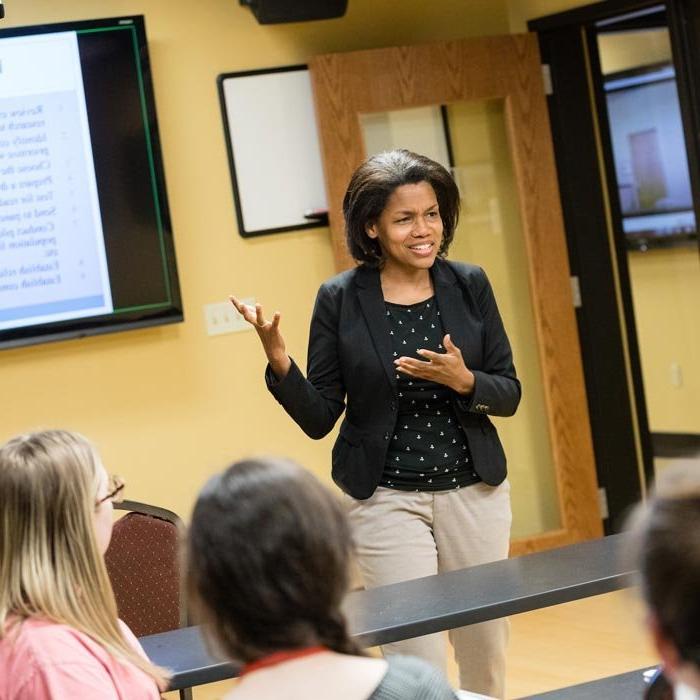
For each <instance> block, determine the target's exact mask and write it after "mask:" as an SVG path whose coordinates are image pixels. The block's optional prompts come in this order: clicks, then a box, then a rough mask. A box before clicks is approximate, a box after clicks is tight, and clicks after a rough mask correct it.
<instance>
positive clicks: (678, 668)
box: [632, 467, 700, 700]
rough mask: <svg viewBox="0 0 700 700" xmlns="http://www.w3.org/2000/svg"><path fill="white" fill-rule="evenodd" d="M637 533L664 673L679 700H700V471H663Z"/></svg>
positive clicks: (637, 518) (635, 522) (635, 524)
mask: <svg viewBox="0 0 700 700" xmlns="http://www.w3.org/2000/svg"><path fill="white" fill-rule="evenodd" d="M632 531H633V537H634V541H635V552H636V560H637V566H638V569H639V573H640V579H641V591H642V596H643V598H644V600H645V602H646V605H647V608H648V617H647V621H648V625H649V629H650V631H651V635H652V638H653V640H654V643H655V646H656V649H657V651H658V652H659V656H660V657H661V662H662V669H663V672H664V675H665V676H666V678H667V679H668V681H669V682H670V683H671V684H672V685H673V686H674V695H673V697H675V699H676V700H700V471H699V470H698V469H697V468H695V469H690V468H687V467H685V468H677V469H676V468H674V469H669V470H668V471H667V472H664V473H663V474H662V475H661V477H660V478H659V480H658V483H657V486H656V489H655V491H654V493H653V495H652V496H651V498H649V500H648V501H647V502H646V503H644V504H641V505H640V506H639V507H638V508H637V511H636V512H635V514H634V515H633V517H632Z"/></svg>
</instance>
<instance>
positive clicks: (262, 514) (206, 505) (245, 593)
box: [188, 458, 360, 662]
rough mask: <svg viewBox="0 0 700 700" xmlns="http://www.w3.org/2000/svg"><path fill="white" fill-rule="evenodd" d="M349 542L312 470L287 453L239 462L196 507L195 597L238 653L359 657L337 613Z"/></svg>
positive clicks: (225, 644) (191, 577)
mask: <svg viewBox="0 0 700 700" xmlns="http://www.w3.org/2000/svg"><path fill="white" fill-rule="evenodd" d="M351 548H352V545H351V537H350V531H349V526H348V523H347V521H346V519H345V516H344V513H343V512H342V509H341V507H340V504H339V503H338V502H337V501H336V499H335V498H334V497H333V496H332V495H331V494H330V493H329V492H328V491H327V490H326V489H325V488H324V487H323V486H322V485H321V484H320V483H319V482H318V480H317V479H316V478H315V477H313V476H312V475H311V474H310V473H309V472H307V471H306V470H304V469H302V468H301V467H299V466H298V465H296V464H294V463H293V462H290V461H288V460H283V459H270V458H267V459H253V460H247V461H242V462H238V463H235V464H233V465H231V466H230V467H229V468H228V469H227V470H226V471H224V472H223V473H222V474H219V475H217V476H215V477H213V478H212V479H211V480H210V481H209V482H208V483H207V484H206V485H205V487H204V489H203V490H202V492H201V493H200V495H199V498H198V500H197V503H196V505H195V508H194V513H193V516H192V523H191V526H190V530H189V537H188V584H189V589H190V593H191V596H192V598H193V602H194V603H195V607H196V608H199V610H200V612H201V615H202V617H203V619H204V621H205V622H206V623H208V626H209V628H210V629H211V632H212V633H213V637H214V640H215V642H217V643H218V645H219V646H220V647H221V648H222V650H223V651H224V652H225V653H226V654H227V655H228V656H229V657H230V658H232V659H236V660H239V661H243V662H249V661H253V660H255V659H258V658H260V657H262V656H265V655H267V654H269V653H273V652H275V651H279V650H283V649H295V648H303V647H308V646H314V645H323V646H326V647H328V648H329V649H332V650H334V651H337V652H340V653H349V654H359V653H360V651H359V648H358V647H357V645H356V644H355V643H354V642H353V641H352V640H351V639H350V638H349V637H348V634H347V631H346V626H345V620H344V618H343V616H342V613H341V612H340V604H341V602H342V599H343V597H344V595H345V593H346V591H347V588H348V576H349V559H350V553H351Z"/></svg>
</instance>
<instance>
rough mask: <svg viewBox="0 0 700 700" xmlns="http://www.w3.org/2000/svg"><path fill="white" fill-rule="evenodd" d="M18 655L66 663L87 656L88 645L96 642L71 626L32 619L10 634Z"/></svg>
mask: <svg viewBox="0 0 700 700" xmlns="http://www.w3.org/2000/svg"><path fill="white" fill-rule="evenodd" d="M7 640H8V642H9V643H10V644H11V645H12V648H13V649H14V653H16V654H22V655H24V656H25V658H28V659H29V658H31V659H34V660H35V661H36V662H38V663H42V662H46V661H52V660H54V659H55V658H60V659H62V660H65V659H68V658H71V657H74V656H77V657H79V658H80V657H81V656H82V655H84V654H85V648H86V644H91V643H92V640H91V639H90V638H89V637H88V636H87V635H86V634H84V633H83V632H80V631H79V630H76V629H74V628H73V627H70V626H69V625H64V624H60V623H58V622H51V621H50V620H44V619H37V618H28V619H26V620H23V621H22V622H19V623H17V624H16V626H13V628H12V629H10V630H9V633H8V635H7Z"/></svg>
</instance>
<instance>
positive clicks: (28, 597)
mask: <svg viewBox="0 0 700 700" xmlns="http://www.w3.org/2000/svg"><path fill="white" fill-rule="evenodd" d="M103 471H104V469H103V467H102V464H101V461H100V458H99V455H98V454H97V452H96V450H95V448H94V446H93V445H92V444H91V443H90V442H89V441H88V440H87V439H86V438H84V437H83V436H81V435H79V434H77V433H73V432H68V431H64V430H46V431H41V432H35V433H28V434H25V435H20V436H18V437H15V438H13V439H12V440H10V441H9V442H7V443H5V444H4V445H2V446H1V447H0V639H2V637H3V636H8V637H11V630H12V629H13V627H15V626H16V625H18V624H19V623H21V622H22V620H24V619H27V618H31V617H38V618H42V619H45V620H48V621H51V622H56V623H59V624H65V625H69V626H70V627H73V628H74V629H77V630H79V631H81V632H83V633H85V634H87V635H89V636H90V637H92V638H93V639H94V640H95V641H97V642H98V643H100V644H102V646H103V647H104V648H105V649H106V650H107V651H108V652H110V653H112V654H113V655H114V656H116V657H117V658H121V659H125V660H129V661H131V662H132V663H134V664H135V665H137V666H138V667H139V668H141V669H142V670H144V671H146V672H147V673H149V675H152V676H153V678H154V679H156V680H157V681H159V682H160V681H161V680H162V678H163V672H162V670H161V669H157V668H156V667H154V666H152V665H151V664H149V663H147V662H145V660H143V659H142V658H141V657H140V656H139V655H138V654H136V653H135V652H134V650H133V649H132V648H131V647H130V646H129V645H128V644H127V643H126V642H125V640H124V639H123V636H122V634H121V630H120V629H119V626H118V622H117V608H116V603H115V600H114V594H113V592H112V588H111V585H110V582H109V578H108V575H107V570H106V568H105V564H104V560H103V557H102V552H101V551H100V546H99V543H98V538H97V534H96V524H95V513H96V510H97V507H98V505H99V504H98V497H97V494H98V486H99V484H100V478H101V472H103ZM105 546H106V545H105Z"/></svg>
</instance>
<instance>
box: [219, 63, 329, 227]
mask: <svg viewBox="0 0 700 700" xmlns="http://www.w3.org/2000/svg"><path fill="white" fill-rule="evenodd" d="M308 70H309V67H308V66H307V65H306V64H298V65H293V66H278V67H276V68H262V69H258V70H247V71H236V72H233V73H221V74H220V75H219V76H218V77H217V86H218V92H219V101H220V104H221V116H222V120H223V126H224V135H225V138H226V150H227V155H228V163H229V169H230V172H231V186H232V190H233V201H234V206H235V210H236V219H237V222H238V232H239V234H240V235H241V236H242V237H244V238H249V237H253V236H262V235H267V234H272V233H284V232H287V231H300V230H305V229H312V228H323V227H327V226H328V215H327V213H326V210H325V209H324V210H322V211H321V213H320V214H319V215H318V216H316V217H313V218H309V219H307V220H305V221H304V222H301V223H300V222H298V221H297V222H294V223H290V224H289V225H283V226H276V227H272V228H263V229H253V230H251V229H248V228H246V223H245V218H244V202H243V201H242V193H241V186H240V176H241V171H242V170H243V167H242V166H240V167H238V168H237V167H236V154H235V149H234V137H233V134H232V133H231V124H232V123H233V119H234V118H235V114H234V113H233V109H232V107H233V106H232V105H231V104H229V101H228V100H227V95H226V90H225V84H226V82H227V81H230V80H236V79H238V78H250V77H251V76H267V75H270V74H273V73H291V72H296V73H298V72H299V71H307V72H308ZM283 108H284V109H287V108H288V105H287V104H286V103H285V101H284V95H283V94H282V95H280V109H283ZM312 126H313V134H314V136H315V142H316V144H317V147H318V161H317V162H318V163H319V164H320V163H321V160H320V158H321V156H320V143H319V141H318V136H317V131H316V128H315V122H314V124H313V125H312ZM313 155H314V156H315V154H313ZM239 157H240V154H239ZM275 157H276V158H285V154H284V153H276V154H275ZM312 160H315V158H312ZM305 167H306V168H312V167H313V165H312V164H304V163H298V172H297V177H304V172H303V171H304V168H305ZM320 168H321V170H320V178H321V182H322V183H323V186H324V187H325V179H324V177H323V168H322V165H321V166H320ZM268 186H269V187H270V189H271V190H275V189H277V191H283V189H282V188H283V187H284V183H277V184H272V185H268ZM324 198H325V195H324ZM303 206H304V205H303V204H301V205H300V208H301V207H303ZM303 215H304V212H303V211H301V212H300V216H302V217H303Z"/></svg>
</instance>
